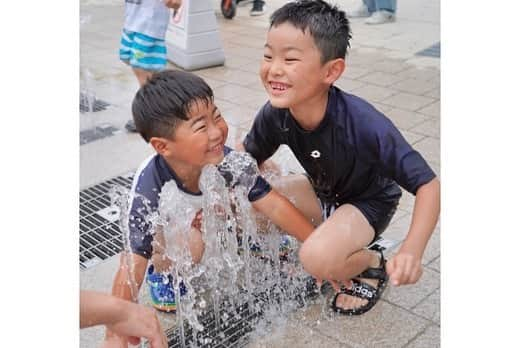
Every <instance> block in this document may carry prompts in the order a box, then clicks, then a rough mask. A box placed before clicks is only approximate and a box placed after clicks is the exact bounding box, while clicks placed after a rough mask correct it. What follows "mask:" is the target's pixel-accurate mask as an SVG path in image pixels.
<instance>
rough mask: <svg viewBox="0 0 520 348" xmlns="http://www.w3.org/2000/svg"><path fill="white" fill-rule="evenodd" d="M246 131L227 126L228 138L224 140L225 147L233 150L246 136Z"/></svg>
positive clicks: (241, 128) (230, 125)
mask: <svg viewBox="0 0 520 348" xmlns="http://www.w3.org/2000/svg"><path fill="white" fill-rule="evenodd" d="M247 130H248V129H246V128H243V127H237V126H234V125H232V124H228V138H227V140H226V145H227V146H229V147H231V148H233V149H234V148H235V145H236V143H237V142H239V141H241V140H243V139H244V137H245V136H246V134H247Z"/></svg>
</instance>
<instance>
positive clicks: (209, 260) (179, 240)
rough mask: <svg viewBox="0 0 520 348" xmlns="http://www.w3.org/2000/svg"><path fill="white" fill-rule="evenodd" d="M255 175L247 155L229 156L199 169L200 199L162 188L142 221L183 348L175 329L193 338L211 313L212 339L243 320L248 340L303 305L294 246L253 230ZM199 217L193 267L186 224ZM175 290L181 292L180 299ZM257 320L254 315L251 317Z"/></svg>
mask: <svg viewBox="0 0 520 348" xmlns="http://www.w3.org/2000/svg"><path fill="white" fill-rule="evenodd" d="M257 176H258V167H257V166H256V162H255V161H254V160H253V159H252V158H251V157H250V156H249V155H248V154H245V153H240V152H232V153H230V154H228V155H227V156H226V157H225V158H224V160H223V162H222V163H221V164H219V165H218V166H213V165H207V166H205V167H204V168H203V170H202V173H201V177H200V182H199V187H200V190H201V191H202V193H203V195H202V196H193V195H188V194H186V193H184V192H182V190H180V189H179V188H178V187H177V184H176V183H175V182H174V181H170V182H168V183H166V184H165V185H164V186H163V188H162V190H161V194H160V200H159V206H158V209H157V211H156V212H155V213H153V214H148V215H147V216H146V218H145V220H146V221H145V223H148V224H151V225H153V228H151V229H150V230H151V231H157V230H162V231H163V233H164V237H165V241H166V246H165V247H166V248H165V254H166V256H167V257H168V258H169V259H170V260H171V261H172V268H171V270H169V271H168V272H169V273H171V274H172V276H173V279H174V293H175V299H176V303H177V310H176V316H177V320H178V322H179V330H180V338H181V340H182V342H181V344H182V346H183V347H184V346H185V343H184V337H185V328H184V325H183V323H184V322H186V323H187V324H188V326H189V328H190V330H193V331H194V332H201V331H202V330H203V329H204V323H203V322H201V318H202V314H203V313H208V312H211V313H212V316H213V318H214V321H215V323H216V327H217V332H218V334H217V335H216V336H220V335H222V334H223V332H224V331H225V330H226V329H227V328H229V327H230V325H231V323H232V322H235V323H236V322H237V320H241V319H243V320H246V319H247V320H256V322H255V323H254V326H255V328H256V332H255V334H254V335H256V336H259V337H261V336H265V335H267V334H268V333H269V332H270V331H272V327H273V326H275V327H277V328H278V330H282V329H283V327H284V326H285V324H286V322H287V316H288V315H287V314H288V313H289V312H291V311H293V310H294V309H295V308H297V307H301V306H302V305H306V303H305V301H304V296H305V294H304V292H305V285H306V284H305V282H306V280H307V279H308V275H307V274H306V273H305V272H304V271H303V268H302V267H301V265H300V264H299V263H298V260H297V243H296V241H295V240H294V239H290V238H289V239H288V238H287V237H284V236H283V235H282V234H281V233H280V231H279V229H278V228H277V227H276V226H274V225H273V224H272V223H270V222H266V221H264V223H263V224H262V226H267V227H266V228H265V229H264V230H262V231H260V230H259V227H258V226H259V225H257V220H258V219H259V217H258V216H257V215H256V214H255V213H254V210H253V208H252V206H251V203H250V202H249V201H248V199H247V194H248V192H249V191H250V190H251V188H252V187H253V185H254V183H255V181H256V178H257ZM119 191H121V189H119ZM118 197H120V198H119V200H118V201H115V202H114V203H116V204H117V205H119V206H120V207H121V212H122V214H121V219H120V220H121V227H122V229H123V231H124V233H123V235H124V236H125V240H124V241H125V243H124V244H125V252H127V253H128V254H129V255H131V252H130V244H129V234H128V222H130V223H132V221H129V218H128V216H127V215H126V216H125V214H123V212H127V211H128V197H127V196H126V198H122V197H124V194H122V193H121V192H118ZM150 211H151V210H150ZM200 211H202V226H201V236H202V240H203V243H204V254H203V257H202V259H201V261H200V262H199V263H194V262H193V259H192V255H191V252H190V245H189V240H190V238H189V235H190V231H191V230H192V229H193V228H194V227H193V226H192V221H193V220H194V218H195V216H196V214H197V213H198V212H200ZM143 215H144V214H143ZM281 245H283V247H284V251H286V253H285V254H284V257H283V261H281V260H280V257H279V256H280V248H281V247H280V246H281ZM129 271H130V272H131V269H130V268H129ZM129 278H130V279H135V278H133V277H131V276H130V277H129ZM181 283H182V284H183V286H184V287H185V288H186V290H187V292H186V293H185V294H183V295H181V292H180V288H181ZM134 285H135V282H134ZM259 299H261V301H259ZM243 306H247V308H248V311H247V318H242V317H241V316H242V315H244V314H243V313H244V312H243V311H242V312H240V311H239V310H238V308H244V307H243ZM223 309H226V311H223ZM259 313H261V314H262V315H261V316H260V315H256V314H259ZM251 318H256V319H251ZM260 318H261V319H260ZM212 339H214V338H211V337H204V338H203V339H201V340H200V341H196V342H191V346H196V345H197V344H201V345H203V344H208V343H210V342H209V341H211V340H212ZM208 340H209V341H208Z"/></svg>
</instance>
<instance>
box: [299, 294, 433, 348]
mask: <svg viewBox="0 0 520 348" xmlns="http://www.w3.org/2000/svg"><path fill="white" fill-rule="evenodd" d="M312 309H313V310H312V311H311V310H307V313H306V316H305V317H302V318H305V319H302V320H305V322H307V323H313V326H312V328H313V329H314V330H316V331H318V332H319V333H321V334H324V335H326V336H328V337H330V338H333V339H336V340H338V341H340V342H343V343H344V344H345V345H346V346H350V347H374V348H375V347H402V346H404V345H405V344H406V343H407V342H408V341H410V340H411V339H412V338H413V337H414V336H415V335H417V334H418V333H419V332H421V331H422V330H423V329H424V328H425V327H426V326H427V325H428V321H426V320H425V319H423V318H420V317H418V316H416V315H414V314H412V313H410V312H408V311H405V310H403V309H401V308H399V307H397V306H394V305H392V304H391V303H388V302H386V301H384V300H380V301H379V302H378V303H377V304H376V305H375V306H374V308H372V309H371V310H370V311H369V312H367V313H365V314H363V315H361V316H353V317H347V316H344V315H341V314H327V315H332V316H331V317H330V319H329V318H328V317H323V314H322V312H321V309H319V308H312Z"/></svg>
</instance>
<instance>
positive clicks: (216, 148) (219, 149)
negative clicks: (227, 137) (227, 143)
mask: <svg viewBox="0 0 520 348" xmlns="http://www.w3.org/2000/svg"><path fill="white" fill-rule="evenodd" d="M222 151H224V145H223V144H217V145H215V146H212V147H210V148H209V150H208V152H211V153H216V154H218V153H221V152H222Z"/></svg>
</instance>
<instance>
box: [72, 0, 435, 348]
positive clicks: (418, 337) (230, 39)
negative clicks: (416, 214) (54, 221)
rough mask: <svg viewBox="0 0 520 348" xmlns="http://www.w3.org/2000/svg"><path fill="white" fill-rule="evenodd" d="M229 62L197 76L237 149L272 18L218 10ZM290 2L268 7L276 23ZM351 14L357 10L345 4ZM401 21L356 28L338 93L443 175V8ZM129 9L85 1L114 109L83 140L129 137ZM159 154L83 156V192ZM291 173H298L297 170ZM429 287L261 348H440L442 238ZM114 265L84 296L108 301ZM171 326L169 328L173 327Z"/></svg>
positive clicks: (117, 146)
mask: <svg viewBox="0 0 520 348" xmlns="http://www.w3.org/2000/svg"><path fill="white" fill-rule="evenodd" d="M213 2H214V7H215V9H216V16H217V20H218V24H219V26H220V34H221V40H222V43H223V47H224V51H225V54H226V63H225V66H223V67H216V68H209V69H203V70H198V71H196V73H197V74H199V75H200V76H203V77H204V78H205V79H206V80H207V81H208V83H209V84H210V85H211V87H212V88H213V89H214V92H215V96H216V104H217V105H218V106H219V108H220V109H221V110H222V113H223V115H224V117H225V118H226V119H227V121H228V124H229V126H230V137H229V141H228V144H230V145H232V144H233V143H234V140H235V139H236V138H238V137H240V136H242V135H243V134H244V133H245V132H246V131H247V129H248V127H249V125H250V124H251V122H252V119H253V118H254V115H255V112H256V110H257V109H258V108H259V107H260V106H261V105H262V104H263V103H264V102H265V100H266V95H265V92H264V90H263V87H262V86H261V84H260V80H259V78H258V76H257V70H258V68H259V61H260V59H261V56H262V46H263V43H264V37H265V33H266V28H267V25H268V22H267V20H268V15H264V16H260V17H250V16H249V14H248V11H249V8H250V5H249V4H245V5H243V6H239V8H238V14H237V16H236V17H235V18H234V19H233V20H231V21H230V20H225V19H224V18H223V17H222V16H221V15H220V12H219V11H218V6H219V1H213ZM284 2H285V1H280V0H276V1H275V0H268V7H267V10H268V13H269V12H272V11H273V10H274V9H276V8H277V7H279V6H280V5H281V4H283V3H284ZM336 3H338V4H339V5H340V6H342V7H343V8H345V9H348V8H349V7H350V6H352V4H353V1H352V0H348V1H336ZM398 6H399V7H398V14H397V21H396V22H395V23H391V24H386V25H382V26H367V25H365V24H364V23H363V20H362V19H354V20H352V28H353V40H352V49H351V51H350V53H349V56H348V58H347V65H348V68H347V70H346V72H345V73H344V76H342V77H341V79H340V80H339V81H338V83H337V85H339V86H340V87H342V88H343V89H345V90H347V91H349V92H352V93H354V94H357V95H359V96H361V97H363V98H365V99H367V100H369V101H370V102H372V103H373V104H374V105H375V106H376V107H377V108H378V109H379V110H381V111H382V112H384V113H385V114H386V115H387V116H388V117H390V118H391V119H392V120H393V121H394V123H395V124H396V125H397V127H398V128H399V129H400V130H401V131H402V132H403V134H404V136H405V137H406V138H407V139H408V141H409V142H410V143H411V144H413V145H414V147H415V148H416V149H418V150H419V151H420V152H421V153H422V154H423V156H424V157H425V158H426V159H427V160H428V162H429V163H430V164H431V166H432V167H433V168H434V170H435V171H436V172H437V173H439V174H440V157H439V153H440V131H439V125H440V115H439V114H440V75H439V68H440V61H439V59H438V58H430V57H420V56H416V55H415V53H417V52H418V51H420V50H422V49H425V48H427V47H429V46H431V45H433V44H435V43H437V42H439V41H440V40H439V36H440V25H439V6H440V5H439V0H434V1H427V0H415V1H414V0H401V1H399V2H398ZM122 16H123V5H122V2H121V1H115V0H110V1H100V0H81V18H82V24H81V52H80V58H81V62H80V66H81V70H82V71H81V72H82V77H83V78H86V80H87V81H88V84H89V87H90V88H91V89H92V90H93V91H94V92H95V93H96V96H97V97H98V98H100V99H102V100H104V101H107V102H109V103H110V106H109V107H108V108H107V109H106V110H105V111H101V112H96V113H93V114H80V125H81V129H82V130H86V129H88V128H91V127H93V126H94V125H99V124H103V123H109V124H111V125H112V126H114V127H116V128H118V129H123V126H124V124H125V122H126V121H127V120H128V119H129V118H130V102H131V99H132V97H133V94H134V93H135V91H136V89H137V82H136V80H135V78H134V76H133V75H132V74H131V72H130V70H129V69H128V68H127V67H126V66H125V65H123V64H122V63H121V62H119V61H118V56H117V49H118V43H119V33H120V30H121V23H122V20H123V17H122ZM150 153H151V149H150V148H149V147H148V146H147V145H146V144H145V143H144V141H142V139H141V138H140V137H139V136H138V135H136V134H129V133H126V132H124V131H121V132H119V133H118V134H115V135H113V136H111V137H108V138H105V139H101V140H97V141H94V142H91V143H88V144H85V145H82V146H80V163H81V168H80V173H81V177H80V186H81V189H83V188H86V187H89V186H91V185H94V184H97V183H99V182H101V181H103V180H106V179H108V178H112V177H114V176H117V175H121V174H124V173H128V172H130V171H132V170H134V169H135V168H136V167H137V166H138V164H139V163H140V162H141V160H142V159H143V158H145V157H146V156H147V155H148V154H150ZM291 165H294V166H297V165H296V164H295V163H294V162H291ZM412 208H413V197H412V196H411V195H409V194H405V195H404V198H403V200H402V202H401V204H400V206H399V210H398V213H397V214H396V216H395V218H394V220H393V221H392V223H391V225H390V227H389V228H388V230H387V231H386V232H385V234H384V236H385V237H387V238H390V239H394V240H398V241H402V240H403V239H404V237H405V235H406V232H407V227H408V226H409V223H410V218H411V214H410V213H411V210H412ZM423 263H424V265H425V270H424V275H423V277H422V279H421V280H420V281H419V282H418V283H417V284H416V285H414V286H409V287H404V288H389V289H388V290H387V291H386V292H385V294H384V298H383V300H382V301H380V303H379V304H378V305H377V306H376V307H375V308H374V309H373V310H372V311H370V312H369V313H367V314H366V315H364V316H362V317H360V318H346V317H337V318H335V320H334V321H327V322H320V321H319V320H318V319H317V317H318V315H319V313H320V309H319V308H318V307H317V306H316V307H315V308H309V309H308V310H307V311H306V312H305V313H295V320H297V321H299V322H300V323H302V324H303V327H305V329H304V330H302V329H301V326H300V327H299V328H288V329H287V330H286V331H285V332H283V333H281V334H279V335H274V336H271V337H270V338H269V339H267V338H262V339H259V340H258V341H257V342H254V343H252V344H251V346H253V347H288V346H290V347H319V346H330V347H382V346H384V347H405V346H406V347H436V346H439V345H440V337H439V336H440V229H439V227H437V228H436V230H435V232H434V235H433V237H432V240H431V241H430V243H429V246H428V249H427V251H426V253H425V256H424V260H423ZM116 264H117V260H116V259H115V258H112V259H109V260H108V261H106V262H104V263H102V264H99V265H97V266H95V267H93V268H91V269H89V270H86V271H81V287H82V288H89V289H99V290H103V291H108V289H109V288H110V283H111V279H112V277H113V274H114V272H115V267H116ZM171 317H172V316H170V318H166V319H163V320H165V325H171V321H172V319H171ZM101 332H102V330H100V329H87V330H83V331H82V332H81V346H82V347H95V346H97V345H98V343H99V340H100V338H101Z"/></svg>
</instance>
